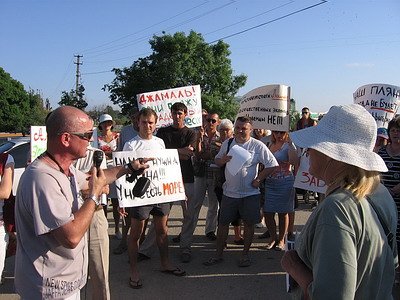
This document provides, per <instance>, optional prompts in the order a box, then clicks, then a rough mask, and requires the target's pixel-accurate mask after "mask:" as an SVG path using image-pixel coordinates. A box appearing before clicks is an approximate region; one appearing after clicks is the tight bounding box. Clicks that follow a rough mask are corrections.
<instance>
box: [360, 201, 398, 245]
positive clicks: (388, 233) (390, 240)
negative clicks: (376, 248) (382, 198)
mask: <svg viewBox="0 0 400 300" xmlns="http://www.w3.org/2000/svg"><path fill="white" fill-rule="evenodd" d="M366 199H367V201H368V203H369V204H370V205H371V207H372V209H373V210H374V211H375V213H376V215H377V216H378V219H379V222H380V223H381V226H382V228H383V231H384V232H385V235H386V238H387V241H388V243H389V247H390V249H392V250H393V241H394V235H393V233H392V232H391V231H390V230H389V228H388V227H387V225H386V222H385V221H384V220H383V218H382V216H381V214H380V213H379V211H378V209H377V207H376V205H375V203H374V202H373V201H371V199H370V198H369V197H368V196H367V197H366Z"/></svg>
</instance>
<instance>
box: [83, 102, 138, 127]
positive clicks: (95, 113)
mask: <svg viewBox="0 0 400 300" xmlns="http://www.w3.org/2000/svg"><path fill="white" fill-rule="evenodd" d="M87 114H88V115H89V116H90V117H91V118H92V119H93V120H94V122H95V124H97V122H98V121H99V117H100V116H101V115H102V114H109V115H110V116H111V117H112V118H113V120H114V121H115V123H116V124H117V125H124V124H125V123H129V122H130V120H129V118H128V117H126V116H124V115H123V114H121V112H120V111H118V110H115V109H114V108H112V106H110V105H106V104H102V105H97V106H94V107H92V108H91V109H89V110H88V111H87Z"/></svg>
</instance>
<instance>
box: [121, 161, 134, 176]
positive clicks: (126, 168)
mask: <svg viewBox="0 0 400 300" xmlns="http://www.w3.org/2000/svg"><path fill="white" fill-rule="evenodd" d="M124 169H125V170H127V171H128V172H129V173H130V174H132V173H135V172H136V170H135V169H134V168H133V166H132V164H131V163H130V162H129V163H127V164H126V165H124Z"/></svg>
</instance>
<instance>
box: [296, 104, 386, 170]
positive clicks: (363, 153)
mask: <svg viewBox="0 0 400 300" xmlns="http://www.w3.org/2000/svg"><path fill="white" fill-rule="evenodd" d="M376 135H377V126H376V122H375V119H374V118H373V117H372V115H371V114H370V113H369V112H368V111H367V110H366V109H365V108H364V107H362V106H361V105H359V104H348V105H342V106H332V107H331V108H330V109H329V111H328V113H327V114H326V115H325V116H324V117H323V118H322V119H321V121H319V123H318V125H317V126H313V127H308V128H305V129H301V130H299V131H295V132H292V133H290V138H291V140H292V142H293V143H294V144H295V145H297V146H299V147H301V148H311V149H314V150H317V151H319V152H321V153H323V154H325V155H327V156H329V157H331V158H333V159H335V160H338V161H341V162H344V163H347V164H349V165H353V166H357V167H359V168H361V169H364V170H367V171H379V172H387V171H388V169H387V167H386V164H385V162H384V161H383V159H382V158H381V157H380V156H379V155H378V154H376V153H375V152H373V149H374V145H375V141H376Z"/></svg>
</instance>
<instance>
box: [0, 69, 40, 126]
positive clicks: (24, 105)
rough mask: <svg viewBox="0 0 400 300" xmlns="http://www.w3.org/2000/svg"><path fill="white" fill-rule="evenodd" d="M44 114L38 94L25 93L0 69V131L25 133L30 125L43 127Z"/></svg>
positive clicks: (20, 85) (18, 84)
mask: <svg viewBox="0 0 400 300" xmlns="http://www.w3.org/2000/svg"><path fill="white" fill-rule="evenodd" d="M46 114H47V111H46V110H45V109H44V107H43V99H42V97H41V96H40V94H39V93H38V92H34V91H33V90H30V91H29V92H26V91H25V89H24V86H23V85H22V83H20V82H19V81H17V80H15V79H13V78H12V77H11V75H10V74H8V73H7V72H5V71H4V69H3V68H1V67H0V119H1V122H0V131H4V132H22V133H25V132H27V131H28V130H29V128H30V126H31V125H43V124H44V118H45V116H46Z"/></svg>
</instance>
